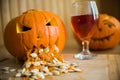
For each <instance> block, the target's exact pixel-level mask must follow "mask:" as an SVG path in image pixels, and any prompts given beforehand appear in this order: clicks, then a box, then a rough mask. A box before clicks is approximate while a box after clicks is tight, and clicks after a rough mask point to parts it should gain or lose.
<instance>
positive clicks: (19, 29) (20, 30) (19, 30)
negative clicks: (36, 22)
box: [16, 24, 31, 33]
mask: <svg viewBox="0 0 120 80" xmlns="http://www.w3.org/2000/svg"><path fill="white" fill-rule="evenodd" d="M16 30H17V33H24V32H26V31H29V30H31V28H30V27H27V26H23V25H20V24H16Z"/></svg>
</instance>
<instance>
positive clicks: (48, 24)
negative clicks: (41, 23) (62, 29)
mask: <svg viewBox="0 0 120 80" xmlns="http://www.w3.org/2000/svg"><path fill="white" fill-rule="evenodd" d="M46 26H57V21H56V20H55V18H52V19H51V20H50V21H48V22H47V23H46Z"/></svg>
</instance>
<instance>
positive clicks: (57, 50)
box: [54, 45, 59, 53]
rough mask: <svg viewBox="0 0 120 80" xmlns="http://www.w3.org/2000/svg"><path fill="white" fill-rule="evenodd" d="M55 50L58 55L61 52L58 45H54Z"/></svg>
mask: <svg viewBox="0 0 120 80" xmlns="http://www.w3.org/2000/svg"><path fill="white" fill-rule="evenodd" d="M54 49H55V51H56V52H57V53H58V52H59V48H58V47H57V46H56V45H54Z"/></svg>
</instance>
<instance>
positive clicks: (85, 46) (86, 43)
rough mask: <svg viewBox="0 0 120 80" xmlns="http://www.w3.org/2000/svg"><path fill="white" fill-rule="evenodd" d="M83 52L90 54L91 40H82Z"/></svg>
mask: <svg viewBox="0 0 120 80" xmlns="http://www.w3.org/2000/svg"><path fill="white" fill-rule="evenodd" d="M82 47H83V48H82V53H83V54H84V55H89V54H90V51H89V40H84V41H82Z"/></svg>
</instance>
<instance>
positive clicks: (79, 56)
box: [74, 53, 97, 60]
mask: <svg viewBox="0 0 120 80" xmlns="http://www.w3.org/2000/svg"><path fill="white" fill-rule="evenodd" d="M96 56H97V54H93V53H92V54H82V53H78V54H75V55H74V57H75V58H76V59H81V60H89V59H93V58H95V57H96Z"/></svg>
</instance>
